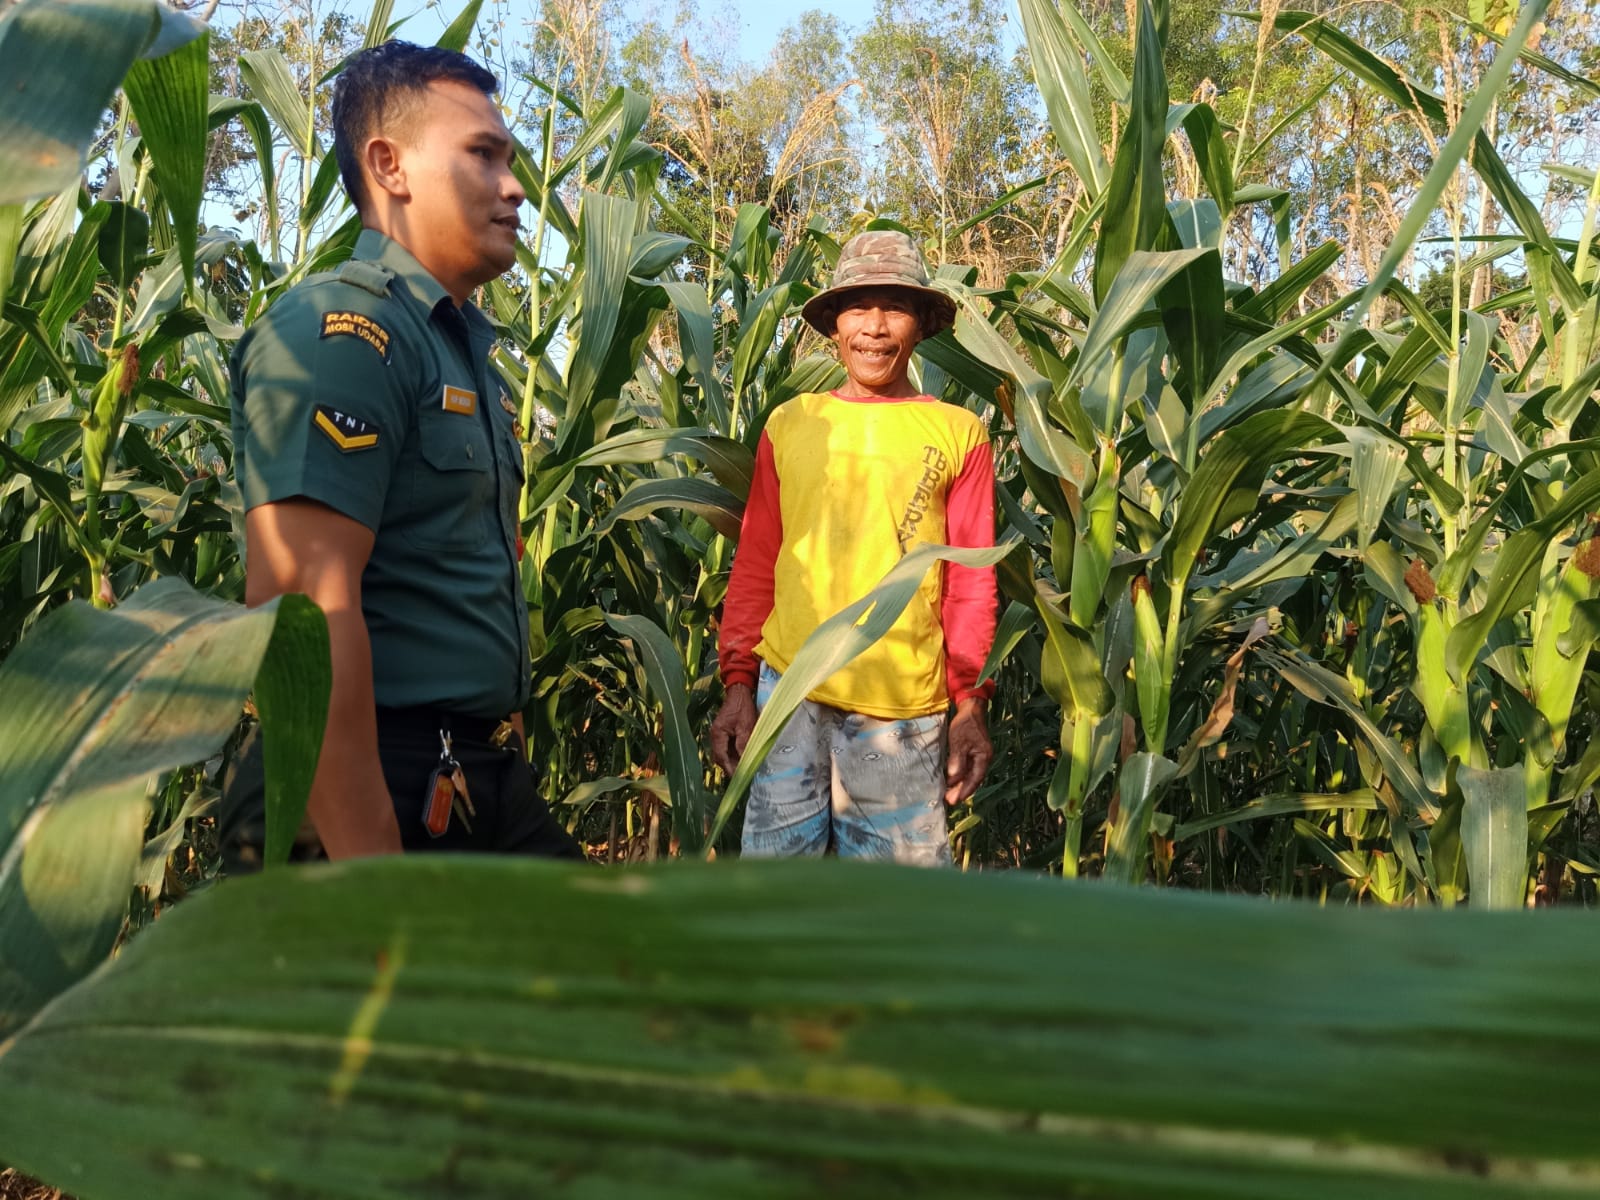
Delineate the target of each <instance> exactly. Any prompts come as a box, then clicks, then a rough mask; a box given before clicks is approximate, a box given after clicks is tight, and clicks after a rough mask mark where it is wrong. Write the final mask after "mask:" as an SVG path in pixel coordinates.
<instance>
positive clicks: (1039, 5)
mask: <svg viewBox="0 0 1600 1200" xmlns="http://www.w3.org/2000/svg"><path fill="white" fill-rule="evenodd" d="M1018 7H1019V8H1020V9H1021V12H1022V28H1023V31H1024V33H1025V35H1026V36H1027V39H1028V50H1029V62H1030V63H1031V64H1032V66H1033V78H1034V81H1035V82H1036V83H1037V84H1038V85H1039V94H1040V95H1042V96H1043V97H1044V106H1045V112H1046V114H1047V115H1048V116H1049V118H1050V128H1051V130H1052V132H1054V133H1055V135H1056V145H1057V146H1059V147H1060V148H1061V153H1062V154H1063V155H1064V156H1065V157H1066V160H1067V161H1068V162H1069V163H1071V164H1072V169H1073V171H1074V172H1075V173H1076V174H1077V176H1078V178H1079V179H1080V180H1082V182H1083V186H1084V189H1085V191H1086V192H1087V193H1088V196H1089V199H1090V200H1093V199H1094V198H1095V197H1096V196H1098V195H1099V194H1100V191H1101V189H1102V188H1103V187H1104V186H1105V179H1106V160H1105V155H1104V153H1102V151H1101V149H1100V132H1099V127H1098V122H1097V121H1096V119H1095V116H1096V114H1095V110H1094V105H1093V103H1092V102H1091V100H1090V97H1089V80H1088V78H1087V77H1086V76H1085V74H1084V69H1083V54H1082V52H1081V51H1080V50H1079V49H1078V47H1077V46H1074V45H1073V44H1072V42H1071V39H1070V37H1069V35H1068V33H1067V28H1066V25H1065V24H1064V23H1063V22H1062V12H1061V9H1059V8H1058V7H1057V6H1056V5H1055V4H1054V3H1051V2H1050V0H1019V4H1018ZM1065 8H1066V10H1067V11H1068V12H1070V13H1072V15H1074V16H1076V15H1077V14H1076V13H1075V12H1074V11H1073V8H1072V3H1071V0H1067V4H1066V5H1065ZM1080 22H1081V18H1080ZM1085 28H1087V26H1086V25H1085ZM1090 36H1091V37H1092V36H1093V35H1092V34H1091V35H1090ZM1097 61H1099V60H1097Z"/></svg>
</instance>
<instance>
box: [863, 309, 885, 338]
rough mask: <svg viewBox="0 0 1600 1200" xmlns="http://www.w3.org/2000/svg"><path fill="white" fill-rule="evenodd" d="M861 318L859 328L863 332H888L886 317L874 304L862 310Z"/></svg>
mask: <svg viewBox="0 0 1600 1200" xmlns="http://www.w3.org/2000/svg"><path fill="white" fill-rule="evenodd" d="M861 317H862V320H861V327H862V329H863V330H864V331H865V332H867V333H887V332H888V331H889V320H888V315H887V314H886V313H885V312H884V311H883V309H881V308H879V307H878V306H877V305H876V304H874V305H872V306H871V307H869V308H867V309H866V310H864V311H863V312H862V314H861Z"/></svg>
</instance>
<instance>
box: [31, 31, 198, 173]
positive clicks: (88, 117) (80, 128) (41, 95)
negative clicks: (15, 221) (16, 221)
mask: <svg viewBox="0 0 1600 1200" xmlns="http://www.w3.org/2000/svg"><path fill="white" fill-rule="evenodd" d="M162 7H164V6H162V5H158V4H156V3H155V2H154V0H22V3H20V4H17V5H16V6H14V7H13V8H11V9H10V10H9V11H7V12H6V13H5V14H4V16H3V17H0V79H4V80H5V81H6V82H5V86H4V87H3V88H0V204H24V203H26V202H27V201H29V200H33V199H36V198H37V197H40V196H48V195H50V194H51V193H52V192H58V191H60V190H61V189H62V188H64V187H67V186H69V185H74V184H76V182H77V180H78V176H79V174H80V172H81V171H82V170H83V162H84V154H85V152H86V151H87V150H88V148H89V143H90V141H91V139H92V138H93V137H94V133H95V128H96V126H97V125H98V123H99V121H100V118H101V115H102V114H103V113H104V112H105V111H106V109H107V107H109V105H110V104H111V98H112V96H113V95H114V94H115V93H116V90H117V86H118V85H119V84H120V83H121V82H122V79H123V77H124V76H125V75H126V74H127V73H128V68H129V67H131V66H132V65H133V63H134V61H135V60H136V59H137V58H138V56H139V54H140V53H141V52H142V51H143V50H144V49H145V47H147V46H148V45H150V43H151V41H152V39H153V38H154V37H155V35H156V32H157V29H158V28H159V27H160V24H161V20H162V18H161V13H160V9H161V8H162ZM176 16H177V15H176V14H174V17H175V19H176Z"/></svg>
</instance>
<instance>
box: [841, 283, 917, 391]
mask: <svg viewBox="0 0 1600 1200" xmlns="http://www.w3.org/2000/svg"><path fill="white" fill-rule="evenodd" d="M833 340H834V341H835V342H836V343H838V346H839V361H840V362H842V363H843V364H844V369H845V373H846V374H847V375H849V376H850V382H851V383H852V384H853V385H854V386H855V389H856V390H857V392H858V393H859V394H865V395H887V394H893V393H896V392H904V391H905V390H906V389H907V387H908V386H909V385H908V384H907V381H906V367H907V365H908V364H909V363H910V362H911V352H912V351H913V350H915V349H916V348H917V343H918V342H919V341H921V340H922V319H921V316H920V312H919V309H918V307H917V303H916V300H915V299H914V297H913V295H912V294H911V293H909V292H907V291H906V290H905V289H903V288H894V287H883V288H862V289H861V290H860V291H855V292H848V293H846V294H845V297H844V300H843V301H842V303H841V304H840V307H839V315H838V319H837V321H836V322H835V325H834V330H833Z"/></svg>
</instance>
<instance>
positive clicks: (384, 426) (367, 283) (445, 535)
mask: <svg viewBox="0 0 1600 1200" xmlns="http://www.w3.org/2000/svg"><path fill="white" fill-rule="evenodd" d="M494 341H495V333H494V330H493V327H492V326H491V325H490V324H489V321H488V320H487V319H486V318H485V317H484V315H483V314H482V313H481V312H479V311H478V309H477V308H476V307H475V306H473V305H472V304H470V303H469V304H463V305H461V306H459V307H458V306H457V305H456V304H455V303H454V302H453V301H452V300H451V298H450V296H449V294H448V293H447V292H446V291H445V289H444V288H443V287H441V286H440V285H439V283H438V281H437V280H435V279H434V278H433V277H432V276H431V275H429V274H428V272H427V271H426V270H425V269H424V268H423V267H422V265H421V264H420V263H418V262H417V260H416V259H415V258H414V257H412V255H411V254H410V253H409V252H408V251H407V250H406V249H405V248H404V247H403V246H401V245H400V244H399V243H397V242H395V241H393V240H391V239H390V238H388V237H385V236H384V235H383V234H381V233H378V232H377V231H375V230H371V229H368V230H365V231H363V232H362V234H361V237H360V240H359V241H357V243H356V249H355V255H354V257H353V258H352V259H351V260H350V261H349V262H347V263H345V264H344V265H343V266H341V267H339V268H337V269H335V270H334V271H332V272H329V273H327V274H323V275H316V276H312V277H310V278H308V279H306V280H304V281H303V282H301V283H300V284H299V285H297V286H296V287H294V288H292V289H291V290H290V291H289V292H288V294H286V295H285V296H284V297H283V298H282V299H281V300H279V301H278V302H277V303H276V304H274V305H273V307H272V308H271V309H270V310H269V311H268V312H267V313H266V314H265V315H264V316H263V317H261V318H260V319H259V320H258V321H256V323H255V324H254V325H252V326H251V328H250V329H249V331H248V332H247V333H246V334H245V336H244V337H243V338H242V339H241V340H240V342H239V344H238V346H237V348H236V349H235V351H234V357H233V364H232V366H233V433H234V467H235V471H236V474H237V476H238V481H239V487H240V489H241V491H242V492H243V495H244V504H245V507H246V509H250V508H255V507H257V506H259V505H262V504H267V503H271V502H274V501H280V500H288V499H291V498H296V497H299V498H304V499H310V500H314V501H317V502H319V503H321V504H325V505H327V506H328V507H329V508H331V509H334V510H335V511H337V512H339V513H341V514H343V515H344V516H347V517H350V518H352V519H353V520H356V521H359V522H360V523H361V524H363V525H365V526H367V527H368V528H369V529H371V530H372V531H373V533H374V535H375V540H374V543H373V548H372V554H371V558H370V559H369V561H368V563H367V566H366V569H365V571H364V573H363V575H362V578H361V607H362V613H363V616H364V617H365V620H366V625H367V632H368V635H369V637H370V639H371V644H372V672H373V694H374V699H375V701H376V703H377V706H378V733H379V755H380V758H381V759H382V761H383V769H384V774H385V776H386V779H387V782H388V785H389V788H390V792H391V794H392V795H393V797H394V802H395V810H396V817H397V819H398V820H399V823H400V830H401V836H402V838H403V839H404V840H405V842H406V845H407V847H408V848H422V847H426V846H429V845H438V846H440V847H441V848H448V849H526V850H527V851H528V852H530V853H557V854H562V855H571V854H575V853H578V852H579V851H578V848H577V846H576V844H575V843H573V842H571V839H570V838H568V837H567V835H566V833H565V832H564V831H562V830H560V829H559V827H554V825H553V822H551V820H550V818H549V815H548V812H547V811H546V810H545V809H544V805H543V803H542V802H540V801H539V800H538V799H537V797H536V796H534V795H533V788H532V782H531V776H528V777H527V779H523V778H522V777H521V776H517V777H516V778H515V779H514V780H512V782H511V783H509V784H508V783H507V780H508V778H510V776H508V774H507V771H508V768H507V766H506V764H505V762H504V761H503V757H504V756H503V754H501V755H500V756H499V757H497V756H496V755H495V754H494V753H492V752H491V751H493V750H495V749H497V748H498V746H499V742H500V739H496V742H495V745H494V746H493V747H491V746H490V745H489V735H488V734H487V733H484V732H482V731H483V730H484V729H493V728H494V726H495V724H496V723H497V722H498V721H499V719H501V718H504V717H506V716H507V715H508V714H510V713H512V712H514V711H516V710H518V709H520V708H521V707H522V705H523V703H524V702H525V701H526V699H527V696H528V690H529V686H530V662H529V655H528V613H527V605H526V601H525V600H524V598H523V595H522V588H521V582H520V577H519V572H518V557H519V547H518V541H519V539H518V533H519V530H518V519H517V518H518V514H517V506H518V501H519V497H520V494H521V490H522V485H523V480H524V477H525V468H524V466H523V459H522V444H521V439H520V436H519V435H520V429H519V427H518V425H517V418H516V409H515V406H514V404H513V402H512V399H511V395H510V393H509V391H508V389H507V388H506V386H505V384H504V382H503V381H502V380H501V378H500V376H499V375H498V374H497V373H496V372H495V371H494V369H493V368H492V367H491V366H490V365H489V353H490V350H491V348H492V346H493V344H494ZM443 728H449V729H450V730H451V732H452V734H453V736H454V737H455V739H456V740H457V741H458V742H460V741H462V740H463V739H464V740H466V741H468V742H471V743H474V744H475V749H474V750H473V756H475V757H473V756H468V755H467V754H466V753H465V750H466V747H464V746H462V747H458V757H461V758H462V760H463V762H466V763H468V766H469V770H468V781H469V783H471V784H472V785H473V787H472V793H473V794H472V799H473V800H474V802H475V806H476V807H477V808H479V809H482V808H483V807H484V805H485V802H486V801H488V802H489V811H487V812H485V814H484V815H483V817H482V818H481V819H480V820H479V821H478V825H480V826H482V828H476V827H475V828H474V829H473V830H472V831H471V833H470V834H469V833H466V832H464V831H463V830H462V829H460V828H452V830H451V831H450V832H451V836H450V837H448V838H443V839H440V840H437V841H435V840H432V839H429V838H428V837H427V836H426V835H425V834H424V833H422V832H421V821H420V819H419V813H420V810H421V807H422V805H423V803H424V798H425V792H426V790H427V781H428V775H429V770H430V767H431V766H432V765H434V764H435V763H436V760H437V759H438V757H439V755H440V750H441V746H440V741H441V739H440V736H439V730H440V729H443ZM337 735H338V731H337V730H336V729H330V730H329V735H328V736H329V739H330V740H331V739H334V738H336V737H337ZM254 753H255V752H254V751H253V750H252V755H253V754H254ZM252 755H246V756H242V761H243V760H245V759H248V758H249V757H251V756H252ZM469 757H470V758H471V761H469ZM517 757H518V759H519V765H521V766H522V767H524V768H525V767H526V764H525V762H522V761H521V756H520V755H518V756H517ZM473 762H476V764H477V765H476V767H474V766H473V765H472V763H473ZM475 772H476V773H477V777H476V778H475V777H474V773H475ZM523 773H524V774H526V772H525V771H524V772H523ZM257 774H258V772H257V770H256V769H255V768H254V767H253V766H250V765H248V764H247V766H246V767H243V768H240V769H239V770H238V771H236V772H234V777H233V778H232V779H231V780H230V782H231V783H234V784H235V785H236V786H235V788H234V790H235V791H237V792H240V793H241V794H243V793H245V792H249V793H252V797H251V799H249V800H247V801H245V802H243V809H242V811H243V812H244V815H243V816H241V817H237V818H235V817H234V816H232V815H231V814H230V806H229V804H228V803H227V802H226V801H225V803H224V813H223V825H224V826H225V829H224V833H225V834H227V833H228V832H229V830H230V829H233V828H234V827H237V826H239V825H240V824H241V822H242V824H243V825H244V826H245V827H246V828H245V832H244V833H243V834H241V835H240V836H241V837H243V838H244V839H245V840H246V841H248V840H249V838H250V837H251V836H252V834H251V830H252V829H253V828H254V827H255V825H256V817H257V814H256V812H255V811H254V810H255V809H256V808H257V807H258V804H259V800H258V798H256V797H255V796H254V795H253V793H255V792H256V791H257V790H258V789H257V786H256V780H255V776H256V775H257ZM513 774H515V773H514V772H513ZM240 775H248V776H250V777H251V778H250V779H249V780H247V781H245V782H242V783H241V782H239V779H238V777H239V776H240ZM507 787H510V788H511V790H512V791H514V792H516V793H517V796H516V797H515V799H514V801H513V802H514V803H515V805H516V806H517V811H516V812H514V813H498V814H497V813H496V812H495V811H494V807H495V805H496V803H498V800H497V797H496V796H490V795H486V791H488V790H493V791H495V792H497V793H498V792H499V791H502V790H505V788H507ZM522 793H526V799H527V800H528V801H530V802H531V804H532V805H534V806H536V809H537V811H536V812H533V813H532V815H531V816H530V815H529V811H524V810H525V809H526V808H527V805H526V804H525V803H524V798H523V795H522ZM233 807H234V808H235V809H238V808H239V807H240V806H238V805H235V806H233ZM530 811H531V810H530ZM530 821H536V823H538V824H540V825H541V831H540V832H539V834H538V836H536V837H531V840H530V836H529V831H528V826H529V822H530ZM454 824H456V823H454V822H453V825H454ZM534 843H539V844H538V845H535V844H534ZM552 847H554V849H552ZM225 849H226V847H225ZM246 861H248V856H247V857H246Z"/></svg>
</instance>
